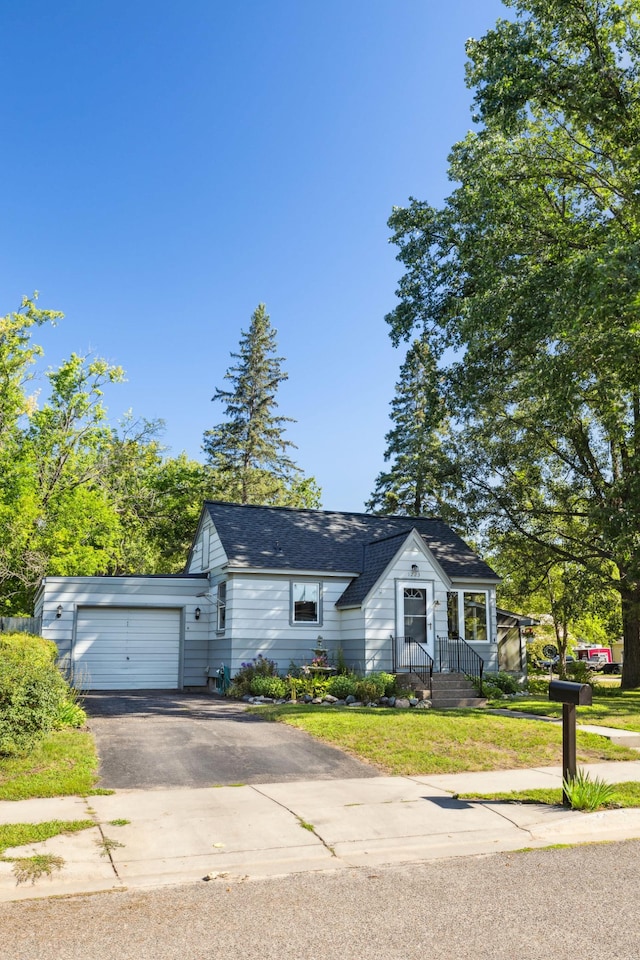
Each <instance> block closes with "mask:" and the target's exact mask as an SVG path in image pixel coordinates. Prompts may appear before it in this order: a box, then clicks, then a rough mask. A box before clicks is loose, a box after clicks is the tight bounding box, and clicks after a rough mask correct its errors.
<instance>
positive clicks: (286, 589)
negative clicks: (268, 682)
mask: <svg viewBox="0 0 640 960" xmlns="http://www.w3.org/2000/svg"><path fill="white" fill-rule="evenodd" d="M292 579H295V580H303V579H305V580H309V581H310V582H314V583H315V582H321V583H322V623H320V624H317V623H313V624H308V625H305V624H300V623H296V624H291V623H290V622H289V617H290V582H291V580H292ZM347 583H348V581H347V580H337V581H336V580H333V579H332V580H323V579H322V578H321V577H318V578H313V577H295V576H291V577H288V576H287V577H277V578H274V577H269V576H266V575H265V576H264V577H259V576H243V575H242V574H234V575H233V576H231V577H230V578H229V581H228V583H227V624H229V626H228V627H227V631H226V632H225V636H226V635H227V634H229V636H230V639H231V641H232V650H233V656H232V658H231V667H232V671H233V672H235V671H237V670H238V669H239V667H240V664H241V663H243V662H246V661H248V660H251V659H252V658H253V657H256V656H257V655H258V654H262V655H263V656H265V657H268V658H269V659H271V660H275V661H276V663H277V664H278V669H279V670H280V672H282V673H286V671H287V670H288V669H289V665H290V663H291V661H293V662H294V663H297V664H300V663H309V662H310V661H311V660H312V658H313V656H314V654H313V648H314V647H315V646H316V643H317V640H318V636H322V640H323V645H324V646H325V647H326V648H327V650H328V651H329V653H330V655H331V656H332V657H334V656H335V653H336V650H337V648H338V646H339V645H340V644H341V615H340V613H339V612H338V610H336V607H335V603H336V600H338V598H339V597H340V596H341V595H342V593H343V592H344V590H345V588H346V586H347Z"/></svg>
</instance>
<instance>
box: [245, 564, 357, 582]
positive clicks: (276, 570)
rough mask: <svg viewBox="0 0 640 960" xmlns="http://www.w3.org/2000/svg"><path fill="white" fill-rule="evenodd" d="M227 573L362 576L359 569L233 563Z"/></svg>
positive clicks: (345, 577)
mask: <svg viewBox="0 0 640 960" xmlns="http://www.w3.org/2000/svg"><path fill="white" fill-rule="evenodd" d="M227 573H229V574H239V573H248V574H250V575H251V576H260V575H264V576H268V577H286V578H287V579H288V580H291V578H292V577H315V579H316V580H317V579H319V578H322V579H324V580H327V579H329V578H330V577H332V578H334V579H336V580H345V579H349V580H353V578H354V577H359V576H360V571H359V570H356V571H353V570H338V571H335V570H297V569H294V568H291V569H288V570H283V569H282V567H240V566H238V567H234V566H233V565H232V564H227Z"/></svg>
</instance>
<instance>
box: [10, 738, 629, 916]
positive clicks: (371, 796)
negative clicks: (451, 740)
mask: <svg viewBox="0 0 640 960" xmlns="http://www.w3.org/2000/svg"><path fill="white" fill-rule="evenodd" d="M583 769H584V770H586V771H588V772H589V773H590V774H591V775H592V776H598V777H601V778H603V779H605V780H607V781H609V782H612V783H613V782H622V781H625V780H636V781H640V755H639V759H638V761H630V762H620V763H600V764H591V765H585V766H584V767H583ZM559 786H561V769H560V767H541V768H536V769H527V770H509V771H494V772H488V773H464V774H455V775H454V774H445V775H438V776H435V775H434V776H414V777H376V778H372V779H351V780H324V781H323V780H320V781H313V782H307V781H305V782H287V783H271V784H252V785H244V786H239V787H218V788H212V787H209V788H196V789H188V788H178V789H169V790H167V789H161V790H151V791H145V790H122V791H118V792H117V793H116V794H113V795H111V796H95V797H90V798H87V799H82V798H78V797H63V798H56V799H51V800H22V801H15V802H10V801H3V802H0V823H38V822H43V821H47V820H53V819H58V820H78V819H93V820H94V821H95V823H96V826H95V827H92V828H90V829H87V830H85V831H83V832H81V833H76V834H70V835H67V836H58V837H54V838H52V839H51V840H48V841H46V842H43V843H39V844H35V845H32V846H29V847H23V848H20V849H17V848H14V849H12V850H10V851H8V854H9V855H10V856H12V857H16V856H32V855H33V854H35V853H52V854H56V855H58V856H60V857H62V858H63V859H64V865H63V866H62V869H61V870H59V871H57V872H55V873H54V874H53V876H52V877H51V878H49V877H43V878H41V879H40V880H38V881H37V882H36V883H35V884H34V885H31V884H26V885H16V880H15V877H14V875H13V873H12V864H11V863H0V901H9V900H20V899H28V898H34V897H35V898H37V897H49V896H53V895H57V896H59V895H65V894H77V893H88V892H95V891H113V890H123V889H132V888H139V889H143V888H149V887H154V886H158V885H163V884H176V883H190V882H196V881H198V882H201V881H202V880H203V879H205V878H206V879H209V880H212V881H214V882H215V881H216V880H225V882H227V883H228V882H229V881H232V880H235V879H245V878H260V877H268V876H276V875H287V874H294V873H303V872H308V871H335V870H348V869H350V868H357V867H362V866H366V867H372V866H375V865H382V864H399V863H403V862H411V861H428V860H437V859H441V858H449V857H463V856H470V855H478V854H487V853H495V852H504V851H509V850H518V849H521V848H523V847H543V846H548V845H550V844H558V843H584V842H595V841H603V840H623V839H632V838H640V809H630V810H610V811H606V812H603V813H592V814H584V813H578V812H575V811H569V810H564V809H563V808H561V807H549V806H543V805H537V804H536V805H530V804H526V805H523V804H507V803H490V802H482V801H475V802H468V801H464V800H458V799H456V795H457V794H459V793H468V792H471V791H474V792H478V793H487V792H490V791H504V790H519V789H524V788H529V787H559ZM122 820H126V821H128V822H127V823H126V824H124V825H122V824H120V825H118V824H117V823H114V822H113V821H122Z"/></svg>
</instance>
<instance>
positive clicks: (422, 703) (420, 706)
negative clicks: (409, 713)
mask: <svg viewBox="0 0 640 960" xmlns="http://www.w3.org/2000/svg"><path fill="white" fill-rule="evenodd" d="M430 707H431V700H418V702H417V703H416V710H428V709H429V708H430Z"/></svg>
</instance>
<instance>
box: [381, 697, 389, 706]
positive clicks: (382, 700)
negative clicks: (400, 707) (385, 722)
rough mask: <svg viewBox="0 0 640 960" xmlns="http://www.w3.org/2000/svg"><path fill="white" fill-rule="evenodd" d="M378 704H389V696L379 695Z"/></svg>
mask: <svg viewBox="0 0 640 960" xmlns="http://www.w3.org/2000/svg"><path fill="white" fill-rule="evenodd" d="M380 706H381V707H388V706H389V697H380Z"/></svg>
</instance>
